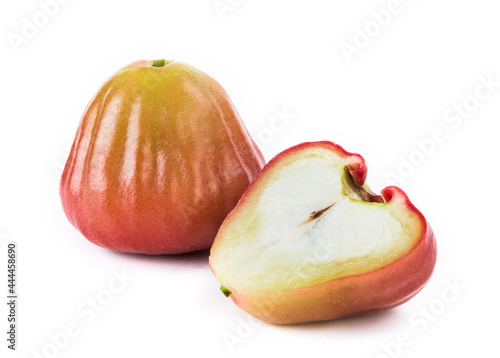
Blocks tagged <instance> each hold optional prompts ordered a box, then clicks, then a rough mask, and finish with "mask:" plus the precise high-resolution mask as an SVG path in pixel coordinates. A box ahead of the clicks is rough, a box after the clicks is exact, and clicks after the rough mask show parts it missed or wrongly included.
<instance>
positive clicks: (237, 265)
mask: <svg viewBox="0 0 500 358" xmlns="http://www.w3.org/2000/svg"><path fill="white" fill-rule="evenodd" d="M366 173H367V172H366V166H365V162H364V160H363V158H362V157H361V156H359V155H358V154H351V153H348V152H346V151H345V150H344V149H342V148H341V147H340V146H338V145H336V144H334V143H331V142H314V143H303V144H300V145H298V146H295V147H293V148H290V149H288V150H285V151H284V152H282V153H280V154H278V155H277V156H276V157H275V158H274V159H273V160H271V161H270V162H269V163H268V164H267V165H266V166H265V167H264V169H263V170H262V171H261V173H260V174H259V175H258V177H257V178H256V179H255V181H254V182H253V183H252V184H251V185H250V187H249V188H248V189H247V191H246V192H245V194H244V195H243V197H242V199H241V200H240V202H239V203H238V205H237V206H236V207H235V208H234V210H233V211H232V212H231V213H230V214H229V215H228V217H227V218H226V220H225V221H224V223H223V224H222V226H221V228H220V230H219V233H218V234H217V237H216V239H215V242H214V244H213V246H212V249H211V254H210V266H211V268H212V271H213V273H214V274H215V276H216V277H217V279H218V280H219V281H220V282H221V283H222V285H223V286H222V287H221V289H222V291H223V293H224V294H225V295H226V296H230V297H231V298H232V300H233V301H234V302H235V303H236V304H237V305H238V306H239V307H240V308H242V309H243V310H245V311H246V312H248V313H250V314H252V315H254V316H255V317H257V318H260V319H262V320H264V321H267V322H272V323H281V324H288V323H303V322H310V321H320V320H328V319H334V318H339V317H344V316H350V315H356V314H361V313H366V312H373V311H378V310H383V309H388V308H391V307H394V306H397V305H400V304H402V303H403V302H406V301H407V300H409V299H410V298H411V297H413V296H414V295H415V294H416V293H417V292H419V291H420V290H421V289H422V287H423V286H424V285H425V284H426V282H427V281H428V279H429V277H430V276H431V273H432V271H433V269H434V264H435V261H436V242H435V238H434V235H433V233H432V230H431V228H430V226H429V225H428V223H427V221H426V220H425V218H424V216H423V215H422V214H421V213H420V212H419V211H418V210H417V209H416V208H415V207H414V206H413V205H412V203H411V202H410V200H409V199H408V197H407V196H406V194H405V193H404V192H403V191H402V190H401V189H399V188H397V187H393V186H392V187H387V188H385V189H384V190H383V191H382V195H381V196H379V195H375V194H374V193H372V192H371V191H370V189H369V188H368V187H367V186H366V185H365V179H366Z"/></svg>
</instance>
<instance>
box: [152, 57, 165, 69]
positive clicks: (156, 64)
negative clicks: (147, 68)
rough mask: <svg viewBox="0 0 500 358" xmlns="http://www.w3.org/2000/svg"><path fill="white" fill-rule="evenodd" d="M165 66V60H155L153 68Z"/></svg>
mask: <svg viewBox="0 0 500 358" xmlns="http://www.w3.org/2000/svg"><path fill="white" fill-rule="evenodd" d="M163 66H165V59H163V58H162V59H161V60H154V61H153V67H163Z"/></svg>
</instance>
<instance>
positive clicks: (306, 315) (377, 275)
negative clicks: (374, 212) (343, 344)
mask: <svg viewBox="0 0 500 358" xmlns="http://www.w3.org/2000/svg"><path fill="white" fill-rule="evenodd" d="M311 146H321V147H324V148H327V149H330V150H332V151H335V152H337V153H338V154H340V155H342V156H345V157H349V160H350V161H351V162H352V163H356V164H357V168H355V167H354V166H353V169H354V171H351V174H352V176H353V178H354V179H355V181H356V184H358V185H363V184H364V181H365V179H366V174H367V173H366V165H365V163H364V160H363V158H362V157H361V156H359V155H358V154H352V153H349V152H346V151H345V150H344V149H343V148H342V147H340V146H339V145H336V144H334V143H332V142H326V141H324V142H313V143H302V144H299V145H297V146H294V147H292V148H289V149H287V150H285V151H284V152H282V153H280V154H278V155H277V156H276V157H275V158H273V159H272V160H271V161H270V162H269V163H268V164H267V165H266V166H265V167H264V169H263V170H262V171H261V173H260V174H259V176H258V177H257V178H256V179H255V180H254V182H253V183H252V185H250V187H249V188H248V189H247V191H246V192H245V194H244V195H243V197H242V199H241V200H240V202H239V203H238V205H237V206H236V208H235V209H234V210H233V211H232V212H231V213H230V214H229V215H228V218H227V219H226V220H225V221H224V223H223V225H222V227H221V229H220V231H223V230H224V228H225V226H226V225H229V223H230V221H231V218H232V217H233V216H234V215H235V213H236V211H237V210H238V207H239V206H240V205H244V203H245V201H246V200H248V198H249V196H250V195H252V191H253V190H254V189H255V187H257V186H259V185H261V183H260V181H261V178H264V177H266V176H267V175H268V173H272V172H273V171H274V170H275V166H276V165H279V163H280V161H281V160H282V158H283V157H285V156H288V155H292V154H295V153H297V152H299V151H301V150H303V149H306V148H308V147H311ZM382 196H383V198H384V200H385V201H386V202H389V201H391V200H401V202H402V203H403V205H405V206H406V207H407V208H408V209H409V210H411V211H412V212H414V213H415V214H416V215H417V216H418V218H419V219H420V221H421V225H422V230H421V233H420V236H419V239H418V240H417V241H416V243H415V245H414V246H413V247H412V248H411V249H410V251H409V252H408V253H406V254H405V255H404V256H402V257H400V258H399V259H397V260H396V261H393V262H392V263H390V264H389V265H386V266H384V267H382V268H380V269H378V270H375V271H372V272H367V273H363V274H359V275H355V276H348V277H343V278H339V279H334V280H331V281H328V282H324V283H322V284H318V285H314V286H310V287H303V288H297V289H289V290H285V291H280V292H250V291H238V290H237V288H234V287H230V286H226V288H227V289H229V290H230V291H231V292H232V293H231V295H230V297H231V298H232V300H233V301H234V303H236V305H238V306H239V307H240V308H241V309H243V310H244V311H246V312H248V313H250V314H251V315H253V316H255V317H257V318H259V319H261V320H263V321H266V322H270V323H277V324H293V323H304V322H312V321H322V320H330V319H336V318H340V317H346V316H352V315H357V314H362V313H368V312H375V311H380V310H385V309H388V308H392V307H395V306H398V305H400V304H402V303H404V302H406V301H408V300H409V299H410V298H412V297H413V296H414V295H416V294H417V293H418V292H419V291H420V290H421V289H422V288H423V287H424V286H425V284H426V283H427V281H428V280H429V278H430V276H431V274H432V271H433V269H434V265H435V262H436V255H437V246H436V240H435V237H434V234H433V232H432V230H431V228H430V226H429V225H428V223H427V221H426V220H425V218H424V216H423V215H422V213H420V211H419V210H418V209H417V208H415V206H414V205H413V204H412V203H411V202H410V200H409V199H408V197H407V196H406V194H405V193H404V192H403V191H402V190H401V189H399V188H397V187H395V186H390V187H387V188H385V189H384V190H383V191H382ZM217 246H218V242H217V238H216V240H215V242H214V245H213V247H212V252H213V250H217ZM212 271H213V268H212ZM214 274H216V272H214ZM216 276H217V275H216Z"/></svg>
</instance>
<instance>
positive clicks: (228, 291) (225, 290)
mask: <svg viewBox="0 0 500 358" xmlns="http://www.w3.org/2000/svg"><path fill="white" fill-rule="evenodd" d="M220 290H221V291H222V293H223V294H224V296H226V297H229V295H230V294H231V293H232V292H231V290H228V289H227V288H225V287H224V285H222V286H221V287H220Z"/></svg>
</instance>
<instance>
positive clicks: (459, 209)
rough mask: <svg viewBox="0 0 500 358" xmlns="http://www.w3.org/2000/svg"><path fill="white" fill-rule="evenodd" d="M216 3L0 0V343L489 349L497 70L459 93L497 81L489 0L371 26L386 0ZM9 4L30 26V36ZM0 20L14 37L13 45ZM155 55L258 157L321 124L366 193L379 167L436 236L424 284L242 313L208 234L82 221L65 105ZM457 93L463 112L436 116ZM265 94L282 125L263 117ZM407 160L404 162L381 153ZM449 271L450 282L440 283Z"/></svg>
mask: <svg viewBox="0 0 500 358" xmlns="http://www.w3.org/2000/svg"><path fill="white" fill-rule="evenodd" d="M42 1H47V0H42ZM61 1H62V0H61ZM221 3H223V4H233V5H228V6H230V10H228V11H226V12H225V13H223V14H222V15H220V14H218V12H217V11H216V10H215V8H214V6H213V1H212V0H204V1H180V0H179V1H153V0H142V1H94V0H92V1H91V0H86V1H79V0H71V1H68V2H67V3H66V4H61V5H59V8H58V9H54V8H52V13H51V14H50V16H49V15H45V18H44V15H43V14H42V15H40V12H41V11H44V10H42V7H41V5H40V3H39V2H37V1H35V0H29V1H27V0H23V1H15V2H14V1H9V2H7V1H2V5H1V8H0V23H1V35H2V41H1V43H0V46H1V57H0V78H1V84H2V85H1V94H0V98H1V106H0V118H1V122H0V123H1V127H0V128H1V129H0V173H1V174H0V233H2V234H3V237H4V239H3V241H2V243H1V246H0V249H1V250H0V253H1V260H0V265H1V266H0V272H4V273H0V277H1V281H0V285H1V286H4V288H2V289H1V292H5V291H6V286H7V284H6V269H5V264H6V263H5V256H6V241H7V240H15V241H17V242H18V243H19V246H20V248H19V272H18V275H19V276H18V278H19V282H18V285H19V286H18V289H19V294H20V300H19V302H20V304H19V317H18V318H19V321H20V324H19V329H20V332H19V342H18V343H19V346H18V348H19V350H18V351H17V352H15V353H13V354H12V353H11V352H8V351H7V349H6V341H5V339H4V338H6V335H5V334H4V333H2V339H1V340H0V341H1V342H3V343H1V347H0V352H1V353H0V355H1V356H2V357H3V356H7V355H6V354H5V353H6V352H7V353H8V356H11V355H12V356H19V357H35V356H36V354H35V353H34V351H37V352H39V353H40V354H42V353H43V352H44V350H45V355H44V356H45V357H109V356H112V357H139V356H145V357H169V356H176V357H184V356H192V357H195V356H201V355H210V356H216V355H217V356H219V357H225V356H234V357H256V356H278V355H279V356H284V357H301V356H315V357H388V356H390V355H389V354H388V353H387V350H384V347H389V348H387V349H389V350H391V352H392V353H391V354H392V356H394V357H395V356H400V357H441V356H447V357H454V356H463V357H466V356H493V355H495V354H498V351H499V349H498V345H497V340H498V329H497V328H496V324H497V323H498V319H499V318H500V317H499V316H500V310H499V304H498V297H499V294H500V288H499V285H498V252H499V247H500V245H499V239H500V237H499V234H498V222H499V206H498V193H497V189H496V178H497V177H498V176H499V175H500V172H499V167H498V153H499V139H498V132H499V126H498V120H499V113H500V87H498V86H496V87H493V88H492V90H491V92H490V93H489V96H488V97H489V98H487V99H481V100H479V99H477V98H474V97H471V96H474V93H475V90H476V88H477V87H478V85H479V84H480V83H481V82H480V78H482V79H483V80H485V81H486V80H488V78H489V77H490V78H491V79H492V80H496V81H500V42H499V34H500V21H499V18H498V15H499V11H500V6H499V4H498V2H496V1H493V0H490V1H486V0H474V1H457V0H453V1H452V0H447V1H439V2H437V1H431V0H419V1H409V0H401V2H400V3H399V5H398V6H397V7H396V8H397V10H396V12H397V11H398V10H399V12H398V13H393V14H392V15H391V17H390V19H387V18H386V19H385V23H384V26H380V25H377V24H376V23H374V22H373V21H375V20H374V18H375V17H376V15H373V11H375V12H376V13H380V12H382V13H384V11H387V9H391V10H392V7H391V6H390V5H389V2H388V1H353V2H349V1H342V2H341V1H336V2H333V1H290V0H287V1H285V0H280V1H236V0H232V1H230V0H223V1H221ZM45 11H47V10H45ZM23 18H26V19H27V21H30V22H33V21H37V23H38V25H39V26H38V28H37V31H36V33H34V34H33V33H32V34H31V35H30V34H28V35H30V36H29V37H31V38H27V37H26V36H24V35H23V33H22V30H23V24H25V22H24V20H23ZM34 18H35V19H34ZM44 20H47V21H46V24H44ZM379 21H381V20H379ZM24 26H27V25H24ZM378 30H380V31H378ZM359 31H362V32H364V33H366V31H368V33H369V37H368V40H366V38H365V39H364V42H363V41H362V39H361V38H362V37H363V35H360V32H359ZM15 36H18V37H17V40H19V37H20V36H23V37H24V41H23V42H22V43H18V44H17V45H14V44H13V42H12V41H13V40H12V39H13V38H16V37H15ZM355 38H356V39H357V40H358V41H357V42H356V43H357V44H358V45H360V43H359V42H360V41H362V42H363V43H362V44H361V46H362V47H363V48H360V47H358V48H357V50H356V52H357V53H355V54H353V55H352V56H346V55H345V54H344V53H343V51H342V46H344V47H345V46H355V42H354V41H355ZM157 58H166V59H176V60H181V61H184V62H187V63H189V64H191V65H194V66H196V67H198V68H200V69H201V70H203V71H205V72H206V73H208V74H210V75H211V76H213V77H214V78H216V79H217V80H218V81H219V82H220V83H221V84H222V85H223V86H224V87H225V89H226V90H227V91H228V93H229V94H230V96H231V98H232V100H233V101H234V103H235V105H236V107H237V108H238V110H239V112H240V114H241V116H242V118H243V120H244V122H245V124H246V126H247V128H248V129H249V131H250V132H251V134H252V135H253V136H254V138H256V140H257V142H258V143H259V144H261V146H262V151H263V153H264V155H265V157H266V159H267V160H269V159H270V158H272V157H273V156H274V155H275V154H277V153H279V152H280V151H282V150H284V149H286V148H288V147H290V146H292V145H294V144H298V143H300V142H303V141H310V140H331V141H335V142H337V143H339V144H340V145H342V146H343V147H344V148H345V149H346V150H348V151H352V152H358V153H360V154H361V155H363V156H364V158H365V160H366V162H367V164H368V167H369V173H368V181H367V182H368V183H369V185H370V186H371V187H372V189H373V190H374V191H376V192H380V190H381V189H382V188H384V187H385V186H387V185H389V184H391V181H390V177H389V176H388V175H389V174H390V173H392V174H394V175H400V176H401V180H400V181H399V182H398V183H397V184H398V185H399V186H400V187H402V188H403V189H404V190H405V191H406V193H407V194H408V195H409V197H410V199H411V200H412V202H413V203H414V204H415V205H416V206H417V207H418V208H419V209H420V210H421V211H422V212H423V213H424V215H425V216H426V217H427V218H428V220H429V221H430V223H431V225H432V227H433V229H434V231H435V233H436V237H437V241H438V247H439V253H438V262H437V265H436V269H435V271H434V274H433V277H432V279H431V281H430V282H429V284H428V285H427V286H426V287H425V288H424V290H423V291H422V292H421V293H419V294H418V295H417V296H416V297H415V298H414V299H412V300H411V301H409V302H408V303H406V304H404V305H402V306H400V307H397V308H395V309H392V310H390V311H386V312H382V313H376V314H370V315H365V316H360V317H355V318H347V319H341V320H337V321H329V322H322V323H314V324H304V325H296V326H274V325H269V324H264V323H260V324H258V323H256V321H255V320H251V319H250V318H249V316H248V315H247V314H246V313H244V312H243V311H241V310H240V309H238V308H237V307H236V306H235V305H234V304H233V303H232V302H231V301H230V300H229V299H226V298H225V297H224V296H223V295H222V294H221V292H220V291H219V284H218V282H217V281H216V279H215V278H214V277H213V275H212V273H211V272H210V269H209V267H208V264H207V260H208V252H202V253H197V254H191V255H182V256H162V257H146V256H134V255H125V254H117V253H113V252H110V251H107V250H105V249H102V248H100V247H97V246H94V245H93V244H91V243H89V242H88V241H87V240H86V239H85V238H83V237H82V236H81V235H80V234H79V233H78V232H77V231H76V230H75V229H74V228H73V227H72V226H71V225H70V223H69V222H68V221H67V219H66V218H65V216H64V213H63V211H62V208H61V204H60V199H59V194H58V185H59V175H60V170H61V166H62V165H63V164H64V162H65V160H66V157H67V154H68V151H69V146H70V145H71V143H72V141H73V136H74V134H75V131H76V128H77V125H78V122H79V120H80V116H81V115H82V113H83V110H84V109H85V106H86V104H87V102H88V101H89V100H90V98H91V96H92V95H93V93H94V92H95V91H96V90H97V89H98V87H99V86H100V85H101V84H102V83H103V82H104V81H105V80H106V79H107V78H108V77H109V76H110V75H111V74H113V73H114V72H115V71H116V70H118V69H119V68H121V67H123V66H125V65H127V64H128V63H130V62H132V61H135V60H138V59H147V60H153V59H157ZM349 60H350V61H349ZM481 93H482V94H483V95H484V94H485V93H488V92H481ZM483 97H484V96H483ZM464 101H465V102H467V106H468V108H469V110H468V111H466V112H465V113H463V114H462V115H461V117H458V118H457V117H454V119H453V121H451V122H450V121H448V122H447V121H446V119H445V118H444V116H446V115H450V113H451V112H450V111H452V112H453V111H454V110H455V109H456V108H458V107H457V106H462V105H463V102H464ZM283 111H286V112H287V113H288V115H289V117H290V118H291V120H290V123H289V124H288V125H285V126H281V125H280V126H279V127H276V125H273V123H274V124H276V123H277V122H276V121H275V120H274V119H273V118H274V117H275V115H276V112H278V113H279V112H283ZM272 128H274V129H272ZM436 130H438V131H439V130H441V131H442V133H444V138H445V139H442V140H441V142H440V143H435V148H431V147H432V146H429V148H431V149H430V150H429V151H428V154H425V155H424V157H422V154H418V153H417V152H418V151H419V147H418V145H417V144H416V141H425V140H428V139H429V138H431V134H432V133H433V131H436ZM410 159H411V160H413V162H414V164H415V165H412V164H411V163H410V165H411V166H412V167H413V172H412V173H409V171H410V170H409V169H408V168H406V171H404V170H403V171H401V170H402V169H401V168H400V166H401V163H402V161H405V160H410ZM113 270H116V271H121V270H126V272H127V273H128V274H129V275H134V276H135V278H134V279H131V280H130V281H129V282H128V285H127V286H126V287H124V288H123V290H122V291H121V292H119V293H116V294H113V295H112V297H111V302H110V303H109V304H107V305H104V307H102V310H101V311H100V312H95V317H93V319H92V320H91V322H87V321H86V320H85V319H87V320H90V319H89V316H85V315H81V314H78V313H77V311H78V309H79V308H80V309H81V308H82V307H83V306H82V305H85V304H86V302H87V299H88V298H91V297H96V296H99V295H101V296H100V297H101V298H102V297H106V291H105V290H106V289H107V286H108V284H109V283H110V282H112V280H113V277H114V276H113ZM454 282H455V284H458V286H460V287H459V289H457V290H456V293H455V294H453V293H450V292H452V291H446V290H447V289H446V287H448V285H453V284H454ZM4 290H5V291H4ZM103 290H104V291H103ZM443 292H445V293H447V294H448V296H447V297H448V299H446V302H444V301H443V299H442V298H441V295H442V294H443ZM2 295H3V294H2ZM5 295H6V294H5ZM450 297H451V299H450ZM3 300H4V299H3V298H2V301H1V302H4V301H3ZM2 307H3V309H2V310H0V313H1V315H0V322H1V323H0V326H1V327H2V328H1V330H2V332H4V327H6V314H7V313H6V312H4V309H5V305H4V304H3V303H2ZM423 310H428V311H429V314H428V315H427V316H425V318H424V316H423V315H424V313H423V312H424V311H423ZM80 313H81V312H80ZM417 320H419V321H417ZM422 320H423V321H422ZM71 322H74V324H75V325H76V326H77V327H78V333H77V334H76V336H74V337H71V339H70V340H69V341H68V342H65V341H64V340H61V341H60V345H61V346H62V348H59V349H58V351H57V352H55V351H54V350H53V349H51V346H50V345H51V344H52V343H51V338H50V335H55V336H58V334H59V332H61V331H63V330H64V329H65V327H66V326H67V325H68V324H71ZM417 322H419V323H418V324H417ZM491 323H493V325H492V324H491ZM249 327H250V328H249ZM5 330H6V328H5ZM405 332H406V333H405ZM405 334H406V336H407V338H406V339H405V342H404V343H405V345H404V346H401V344H400V343H397V339H398V336H401V335H403V336H404V335H405ZM228 340H230V341H232V342H233V343H234V344H233V345H231V344H228V343H227V341H228ZM235 342H236V343H235Z"/></svg>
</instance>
